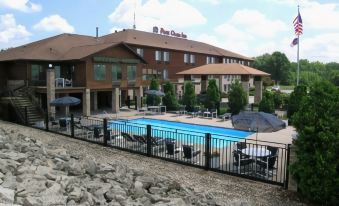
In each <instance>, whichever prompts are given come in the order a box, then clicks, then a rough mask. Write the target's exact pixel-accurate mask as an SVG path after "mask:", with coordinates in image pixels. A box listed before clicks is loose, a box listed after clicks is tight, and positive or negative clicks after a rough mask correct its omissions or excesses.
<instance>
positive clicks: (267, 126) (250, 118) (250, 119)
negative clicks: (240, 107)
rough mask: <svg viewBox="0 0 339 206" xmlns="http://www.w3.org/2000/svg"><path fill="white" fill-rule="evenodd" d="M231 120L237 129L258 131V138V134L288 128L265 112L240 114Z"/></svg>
mask: <svg viewBox="0 0 339 206" xmlns="http://www.w3.org/2000/svg"><path fill="white" fill-rule="evenodd" d="M231 119H232V124H233V127H234V128H235V129H240V130H247V131H256V132H257V136H258V132H275V131H278V130H281V129H284V128H286V123H285V122H283V121H282V120H280V119H279V118H278V117H276V116H274V115H273V114H269V113H265V112H240V113H239V114H238V115H234V116H232V118H231ZM257 136H256V139H257Z"/></svg>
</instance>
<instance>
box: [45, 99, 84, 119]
mask: <svg viewBox="0 0 339 206" xmlns="http://www.w3.org/2000/svg"><path fill="white" fill-rule="evenodd" d="M80 102H81V100H80V99H78V98H75V97H71V96H65V97H60V98H56V99H54V100H53V101H51V102H50V103H49V104H50V105H51V106H60V107H66V116H68V111H69V106H75V105H78V104H80Z"/></svg>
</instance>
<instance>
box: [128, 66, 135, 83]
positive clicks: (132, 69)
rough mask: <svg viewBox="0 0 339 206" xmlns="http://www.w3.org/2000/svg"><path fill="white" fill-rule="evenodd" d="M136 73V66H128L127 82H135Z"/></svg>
mask: <svg viewBox="0 0 339 206" xmlns="http://www.w3.org/2000/svg"><path fill="white" fill-rule="evenodd" d="M136 73H137V66H136V65H128V66H127V80H128V81H135V77H136Z"/></svg>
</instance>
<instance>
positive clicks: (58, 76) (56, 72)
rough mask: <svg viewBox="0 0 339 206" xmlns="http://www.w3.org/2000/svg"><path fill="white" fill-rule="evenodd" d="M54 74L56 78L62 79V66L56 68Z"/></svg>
mask: <svg viewBox="0 0 339 206" xmlns="http://www.w3.org/2000/svg"><path fill="white" fill-rule="evenodd" d="M54 72H55V78H60V77H61V70H60V66H54Z"/></svg>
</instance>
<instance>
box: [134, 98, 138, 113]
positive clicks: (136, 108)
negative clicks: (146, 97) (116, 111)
mask: <svg viewBox="0 0 339 206" xmlns="http://www.w3.org/2000/svg"><path fill="white" fill-rule="evenodd" d="M137 98H138V97H137V96H134V105H135V110H138V100H137Z"/></svg>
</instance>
